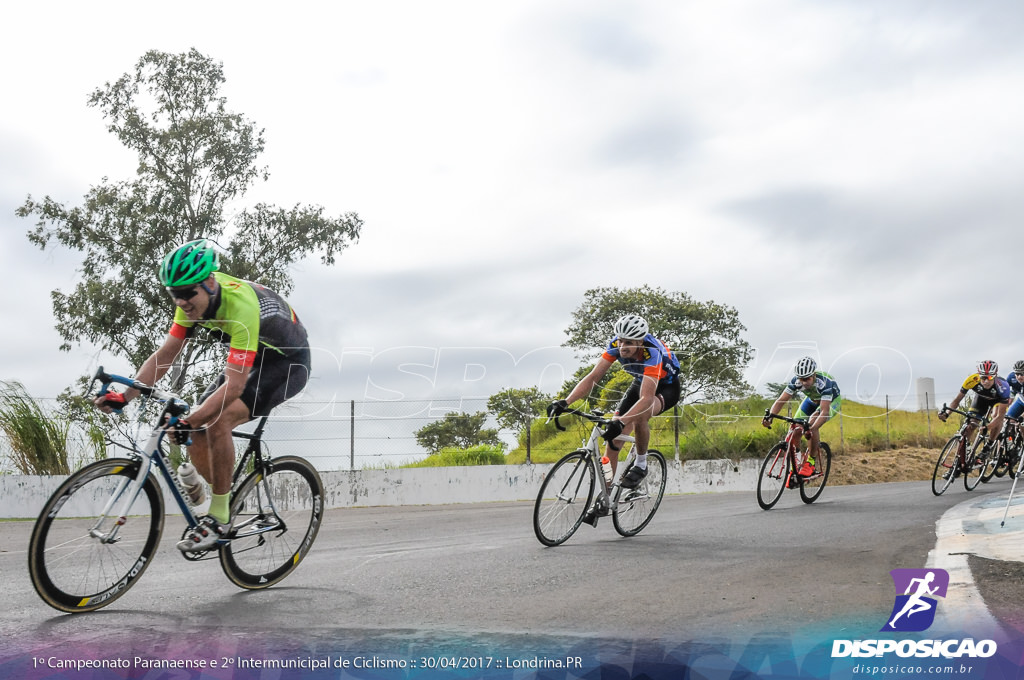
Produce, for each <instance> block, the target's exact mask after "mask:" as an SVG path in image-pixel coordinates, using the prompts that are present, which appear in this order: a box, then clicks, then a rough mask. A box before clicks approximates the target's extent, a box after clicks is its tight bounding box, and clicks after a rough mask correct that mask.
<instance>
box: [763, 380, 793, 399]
mask: <svg viewBox="0 0 1024 680" xmlns="http://www.w3.org/2000/svg"><path fill="white" fill-rule="evenodd" d="M787 387H789V383H777V382H766V383H765V384H764V395H765V396H766V397H769V398H770V399H773V400H774V399H777V398H778V396H779V395H780V394H782V391H783V390H784V389H786V388H787Z"/></svg>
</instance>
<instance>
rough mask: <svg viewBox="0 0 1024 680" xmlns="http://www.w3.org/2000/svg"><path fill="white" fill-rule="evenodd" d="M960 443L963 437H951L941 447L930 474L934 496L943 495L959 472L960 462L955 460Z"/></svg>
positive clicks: (956, 435) (957, 435)
mask: <svg viewBox="0 0 1024 680" xmlns="http://www.w3.org/2000/svg"><path fill="white" fill-rule="evenodd" d="M962 443H963V437H962V436H961V435H959V434H955V435H953V436H952V437H950V439H949V441H948V442H946V445H945V446H943V447H942V452H941V453H939V459H938V460H937V461H935V471H934V472H932V493H933V494H935V495H936V496H941V495H942V494H943V493H945V492H946V489H948V488H949V485H950V484H952V483H953V480H954V479H955V478H956V476H957V474H959V472H960V462H959V460H958V459H957V458H958V456H959V452H960V446H961V445H962Z"/></svg>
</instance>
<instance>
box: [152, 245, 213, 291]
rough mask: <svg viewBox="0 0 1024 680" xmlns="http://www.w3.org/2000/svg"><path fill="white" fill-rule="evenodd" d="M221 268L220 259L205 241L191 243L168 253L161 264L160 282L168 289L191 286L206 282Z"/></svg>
mask: <svg viewBox="0 0 1024 680" xmlns="http://www.w3.org/2000/svg"><path fill="white" fill-rule="evenodd" d="M219 267H220V258H219V257H218V256H217V251H216V250H214V249H213V246H211V245H210V243H209V242H208V241H207V240H206V239H204V238H201V239H198V240H196V241H189V242H188V243H186V244H184V245H182V246H179V247H177V248H175V249H174V250H172V251H171V252H169V253H167V255H165V256H164V259H163V261H162V262H161V263H160V282H161V283H162V284H164V285H165V286H167V287H168V288H178V287H180V286H191V285H195V284H197V283H200V282H201V281H205V280H206V277H208V276H209V275H210V274H212V273H213V272H215V271H217V269H218V268H219Z"/></svg>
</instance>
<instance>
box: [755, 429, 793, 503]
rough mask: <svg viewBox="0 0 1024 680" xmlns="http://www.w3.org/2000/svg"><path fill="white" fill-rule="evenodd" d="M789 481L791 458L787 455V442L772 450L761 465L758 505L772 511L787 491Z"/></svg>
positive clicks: (758, 478)
mask: <svg viewBox="0 0 1024 680" xmlns="http://www.w3.org/2000/svg"><path fill="white" fill-rule="evenodd" d="M787 481H789V456H788V455H786V444H785V442H779V443H778V444H776V445H775V446H773V447H772V448H771V450H770V451H769V452H768V455H767V456H765V457H764V462H763V463H761V471H760V473H758V476H757V504H758V505H760V506H761V508H762V509H764V510H771V509H772V507H774V505H775V504H776V503H778V502H779V499H780V498H782V492H783V491H785V490H786V482H787Z"/></svg>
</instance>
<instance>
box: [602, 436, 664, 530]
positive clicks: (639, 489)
mask: <svg viewBox="0 0 1024 680" xmlns="http://www.w3.org/2000/svg"><path fill="white" fill-rule="evenodd" d="M667 481H668V466H667V465H666V464H665V457H664V456H663V455H661V453H660V452H659V451H654V450H653V449H652V450H650V451H648V452H647V476H646V477H644V478H643V479H642V480H641V481H640V483H639V484H638V485H637V486H636V488H633V489H622V490H621V492H620V493H619V501H618V504H617V505H616V507H615V511H614V512H612V524H614V525H615V530H616V531H618V532H619V533H620V534H622V535H623V536H636V535H637V534H639V533H640V531H641V530H642V529H643V528H644V527H645V526H647V525H648V523H650V521H651V519H652V518H653V517H654V513H655V512H657V511H658V506H659V505H661V498H662V496H664V495H665V483H666V482H667Z"/></svg>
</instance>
